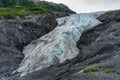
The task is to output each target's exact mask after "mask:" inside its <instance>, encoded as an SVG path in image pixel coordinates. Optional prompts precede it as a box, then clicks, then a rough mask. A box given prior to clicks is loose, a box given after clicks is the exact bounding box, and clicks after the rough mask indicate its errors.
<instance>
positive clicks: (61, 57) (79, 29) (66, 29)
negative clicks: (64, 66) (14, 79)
mask: <svg viewBox="0 0 120 80" xmlns="http://www.w3.org/2000/svg"><path fill="white" fill-rule="evenodd" d="M101 14H102V13H86V14H75V15H71V16H68V17H63V18H58V19H57V22H58V26H57V27H56V28H55V29H54V30H53V31H51V32H50V33H48V34H46V35H44V36H42V37H40V38H39V39H37V40H35V41H33V42H32V43H30V44H29V45H28V46H26V47H25V49H24V51H23V53H24V55H25V58H24V59H23V61H22V62H21V64H20V66H19V68H18V69H17V71H18V72H21V73H22V74H21V76H23V75H26V74H29V73H31V72H34V71H38V70H41V69H43V68H47V67H50V66H51V65H55V64H58V63H63V62H64V61H65V60H67V59H71V58H74V57H75V56H76V55H77V54H78V53H79V50H78V49H77V47H76V42H77V41H78V40H79V38H80V36H81V34H82V33H83V32H84V31H86V30H88V29H90V28H92V27H94V26H96V25H98V24H100V23H101V22H100V21H99V20H97V19H96V17H98V16H100V15H101Z"/></svg>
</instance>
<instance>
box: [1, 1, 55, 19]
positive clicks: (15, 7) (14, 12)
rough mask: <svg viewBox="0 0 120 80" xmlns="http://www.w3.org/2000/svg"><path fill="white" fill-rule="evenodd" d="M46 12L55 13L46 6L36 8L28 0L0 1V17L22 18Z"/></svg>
mask: <svg viewBox="0 0 120 80" xmlns="http://www.w3.org/2000/svg"><path fill="white" fill-rule="evenodd" d="M48 12H56V10H53V9H52V8H50V7H48V6H47V5H41V6H36V5H35V4H34V3H33V2H32V1H29V0H0V16H5V17H12V16H24V15H28V14H42V13H48Z"/></svg>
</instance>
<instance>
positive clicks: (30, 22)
mask: <svg viewBox="0 0 120 80" xmlns="http://www.w3.org/2000/svg"><path fill="white" fill-rule="evenodd" d="M56 25H57V22H56V20H55V17H54V15H52V14H44V15H30V16H25V17H14V19H5V18H4V17H1V19H0V76H3V75H7V74H9V73H11V71H13V70H15V69H16V68H17V67H18V65H19V64H20V62H21V60H22V58H23V57H24V56H23V53H22V49H23V47H24V46H25V45H26V44H29V43H30V42H31V41H32V40H35V39H37V38H39V37H40V36H42V35H44V34H46V33H48V32H49V31H51V30H53V29H54V28H55V27H56Z"/></svg>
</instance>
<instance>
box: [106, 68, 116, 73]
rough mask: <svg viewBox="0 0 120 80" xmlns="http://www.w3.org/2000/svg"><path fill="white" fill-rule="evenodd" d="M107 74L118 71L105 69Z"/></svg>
mask: <svg viewBox="0 0 120 80" xmlns="http://www.w3.org/2000/svg"><path fill="white" fill-rule="evenodd" d="M105 72H106V73H112V72H116V69H114V68H106V69H105Z"/></svg>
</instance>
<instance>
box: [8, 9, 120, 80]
mask: <svg viewBox="0 0 120 80" xmlns="http://www.w3.org/2000/svg"><path fill="white" fill-rule="evenodd" d="M98 19H99V20H100V21H102V22H103V23H102V24H100V25H98V26H96V27H94V28H92V29H90V30H88V31H86V32H84V33H83V34H82V36H81V38H80V39H79V41H78V43H77V47H78V48H79V49H80V52H79V54H78V55H77V56H76V57H75V58H73V59H71V60H66V61H65V62H64V63H62V64H59V65H54V66H51V67H49V68H47V69H43V70H40V71H37V72H33V73H31V74H29V75H26V76H23V77H19V74H18V75H17V76H15V77H12V78H9V80H38V79H39V80H119V79H120V11H119V10H118V11H109V12H107V13H105V14H103V15H102V16H100V17H99V18H98Z"/></svg>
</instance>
